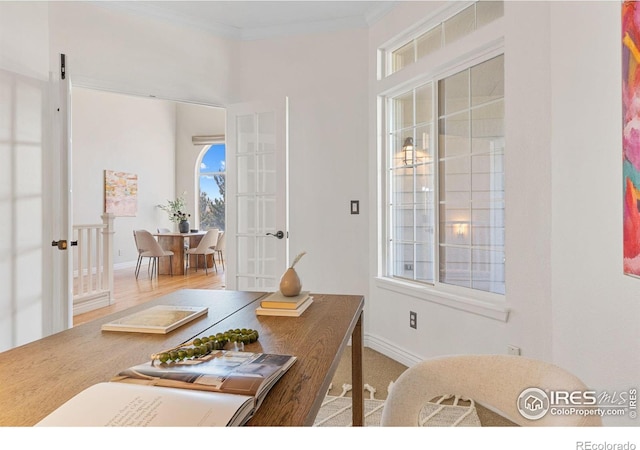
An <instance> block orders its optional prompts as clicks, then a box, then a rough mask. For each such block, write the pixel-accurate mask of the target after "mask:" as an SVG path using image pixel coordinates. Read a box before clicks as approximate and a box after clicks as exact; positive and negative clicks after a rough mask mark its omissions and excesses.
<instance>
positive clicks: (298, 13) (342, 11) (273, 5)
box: [95, 0, 396, 40]
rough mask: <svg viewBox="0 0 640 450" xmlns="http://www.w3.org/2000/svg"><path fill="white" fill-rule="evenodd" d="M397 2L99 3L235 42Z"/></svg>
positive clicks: (382, 10) (366, 16)
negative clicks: (200, 30)
mask: <svg viewBox="0 0 640 450" xmlns="http://www.w3.org/2000/svg"><path fill="white" fill-rule="evenodd" d="M395 3H396V2H395V1H360V0H358V1H337V0H330V1H303V0H298V1H243V0H236V1H218V0H208V1H202V0H201V1H189V0H177V1H97V2H95V4H97V5H100V6H103V7H106V8H111V9H117V10H121V11H126V12H128V13H132V14H139V15H144V16H146V17H151V18H156V19H160V20H165V21H170V22H172V23H174V24H176V25H183V26H189V27H195V28H199V29H202V30H206V31H208V32H211V33H213V34H216V35H218V36H222V37H227V38H231V39H239V40H252V39H263V38H268V37H274V36H283V35H292V34H302V33H312V32H320V31H335V30H338V29H343V28H354V27H366V26H368V25H370V24H372V23H374V22H375V21H376V20H378V19H379V18H380V17H382V16H383V15H384V14H386V13H387V12H388V11H389V10H390V9H391V8H393V6H394V4H395Z"/></svg>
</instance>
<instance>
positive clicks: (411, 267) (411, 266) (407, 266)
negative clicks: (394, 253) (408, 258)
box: [404, 263, 413, 270]
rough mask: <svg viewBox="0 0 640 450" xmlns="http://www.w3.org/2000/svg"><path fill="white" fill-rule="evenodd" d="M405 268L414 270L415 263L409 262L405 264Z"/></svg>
mask: <svg viewBox="0 0 640 450" xmlns="http://www.w3.org/2000/svg"><path fill="white" fill-rule="evenodd" d="M404 270H413V264H409V263H407V264H405V265H404Z"/></svg>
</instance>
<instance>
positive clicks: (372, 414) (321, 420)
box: [313, 384, 384, 427]
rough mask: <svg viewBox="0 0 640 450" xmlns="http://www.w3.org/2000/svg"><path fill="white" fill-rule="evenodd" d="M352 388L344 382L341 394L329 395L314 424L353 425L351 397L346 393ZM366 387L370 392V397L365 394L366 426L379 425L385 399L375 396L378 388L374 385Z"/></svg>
mask: <svg viewBox="0 0 640 450" xmlns="http://www.w3.org/2000/svg"><path fill="white" fill-rule="evenodd" d="M329 389H331V387H329ZM351 389H352V387H351V385H350V384H343V385H342V393H341V394H340V395H338V396H336V395H327V396H326V397H325V399H324V402H323V403H322V406H321V407H320V411H318V415H317V417H316V420H315V423H314V424H313V426H314V427H350V426H351V425H352V422H351V418H352V413H351V397H346V396H345V395H346V393H347V392H350V391H351ZM364 389H365V391H367V392H368V393H369V398H366V396H365V399H364V425H365V426H366V427H379V426H380V418H381V417H382V408H383V406H384V400H378V399H376V398H375V393H376V390H375V388H373V387H372V386H370V385H368V384H365V385H364Z"/></svg>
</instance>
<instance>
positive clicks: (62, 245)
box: [51, 239, 67, 250]
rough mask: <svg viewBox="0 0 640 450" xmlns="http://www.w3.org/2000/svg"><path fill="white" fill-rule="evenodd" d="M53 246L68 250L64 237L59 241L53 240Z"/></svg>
mask: <svg viewBox="0 0 640 450" xmlns="http://www.w3.org/2000/svg"><path fill="white" fill-rule="evenodd" d="M51 246H52V247H58V250H66V249H67V241H65V240H64V239H61V240H59V241H52V242H51Z"/></svg>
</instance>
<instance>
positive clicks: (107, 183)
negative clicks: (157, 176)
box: [104, 170, 138, 216]
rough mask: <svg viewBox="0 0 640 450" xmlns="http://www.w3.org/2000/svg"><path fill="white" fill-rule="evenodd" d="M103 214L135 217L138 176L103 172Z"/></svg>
mask: <svg viewBox="0 0 640 450" xmlns="http://www.w3.org/2000/svg"><path fill="white" fill-rule="evenodd" d="M104 212H106V213H113V214H114V215H115V216H135V215H136V213H137V212H138V175H136V174H134V173H126V172H115V171H113V170H105V171H104Z"/></svg>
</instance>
